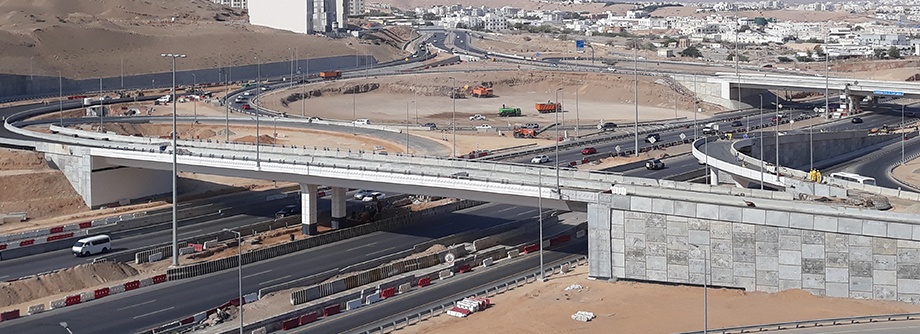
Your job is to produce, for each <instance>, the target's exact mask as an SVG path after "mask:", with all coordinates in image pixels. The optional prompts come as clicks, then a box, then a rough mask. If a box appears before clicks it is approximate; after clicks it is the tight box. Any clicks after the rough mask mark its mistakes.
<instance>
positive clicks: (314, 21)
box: [247, 0, 349, 34]
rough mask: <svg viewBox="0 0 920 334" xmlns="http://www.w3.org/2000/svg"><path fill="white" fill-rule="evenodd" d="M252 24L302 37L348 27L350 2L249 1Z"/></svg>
mask: <svg viewBox="0 0 920 334" xmlns="http://www.w3.org/2000/svg"><path fill="white" fill-rule="evenodd" d="M247 1H249V3H248V6H249V23H252V24H254V25H260V26H266V27H270V28H275V29H282V30H288V31H293V32H298V33H303V34H312V33H314V32H331V31H336V30H340V29H343V28H345V26H346V19H345V15H346V14H347V13H346V9H349V7H348V4H347V3H346V1H348V0H307V1H305V0H247Z"/></svg>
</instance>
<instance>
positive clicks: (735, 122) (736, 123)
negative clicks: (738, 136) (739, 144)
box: [732, 121, 744, 128]
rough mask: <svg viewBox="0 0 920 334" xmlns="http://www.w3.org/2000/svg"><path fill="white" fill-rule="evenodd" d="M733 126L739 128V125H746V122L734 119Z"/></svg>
mask: <svg viewBox="0 0 920 334" xmlns="http://www.w3.org/2000/svg"><path fill="white" fill-rule="evenodd" d="M732 126H733V127H736V128H737V127H739V126H744V123H743V122H741V121H734V122H732Z"/></svg>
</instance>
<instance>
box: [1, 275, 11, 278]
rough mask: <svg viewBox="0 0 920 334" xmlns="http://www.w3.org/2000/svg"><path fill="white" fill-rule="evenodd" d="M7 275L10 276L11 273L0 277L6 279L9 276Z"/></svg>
mask: <svg viewBox="0 0 920 334" xmlns="http://www.w3.org/2000/svg"><path fill="white" fill-rule="evenodd" d="M7 277H10V275H3V276H0V279H4V278H7Z"/></svg>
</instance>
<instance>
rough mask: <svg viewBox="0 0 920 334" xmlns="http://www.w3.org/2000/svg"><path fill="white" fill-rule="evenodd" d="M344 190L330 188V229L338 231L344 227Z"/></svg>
mask: <svg viewBox="0 0 920 334" xmlns="http://www.w3.org/2000/svg"><path fill="white" fill-rule="evenodd" d="M345 199H346V198H345V188H342V187H332V228H334V229H339V228H344V227H347V226H345V224H346V221H345V215H346V213H347V212H346V209H345V208H346V207H347V203H346V202H345Z"/></svg>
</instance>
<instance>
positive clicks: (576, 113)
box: [575, 48, 594, 137]
mask: <svg viewBox="0 0 920 334" xmlns="http://www.w3.org/2000/svg"><path fill="white" fill-rule="evenodd" d="M591 50H594V48H591ZM579 88H581V87H575V137H578V126H579V119H578V89H579Z"/></svg>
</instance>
